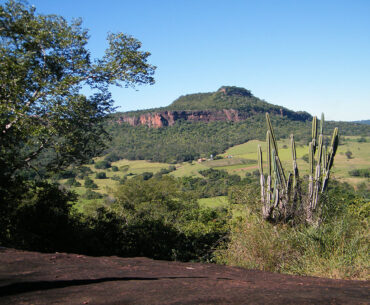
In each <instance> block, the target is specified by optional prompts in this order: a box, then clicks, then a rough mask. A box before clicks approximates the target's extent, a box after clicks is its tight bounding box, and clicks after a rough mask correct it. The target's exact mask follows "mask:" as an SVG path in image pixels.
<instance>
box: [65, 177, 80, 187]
mask: <svg viewBox="0 0 370 305" xmlns="http://www.w3.org/2000/svg"><path fill="white" fill-rule="evenodd" d="M65 185H67V186H75V187H78V186H81V183H80V182H78V181H77V180H76V179H75V178H69V179H67V181H66V182H65Z"/></svg>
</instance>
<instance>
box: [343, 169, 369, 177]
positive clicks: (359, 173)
mask: <svg viewBox="0 0 370 305" xmlns="http://www.w3.org/2000/svg"><path fill="white" fill-rule="evenodd" d="M348 174H349V175H350V176H353V177H364V178H370V168H363V169H354V170H351V171H349V172H348Z"/></svg>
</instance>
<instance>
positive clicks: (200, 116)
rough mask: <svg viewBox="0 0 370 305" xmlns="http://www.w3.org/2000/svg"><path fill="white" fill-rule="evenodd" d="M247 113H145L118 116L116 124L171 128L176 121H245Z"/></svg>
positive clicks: (225, 111) (234, 111)
mask: <svg viewBox="0 0 370 305" xmlns="http://www.w3.org/2000/svg"><path fill="white" fill-rule="evenodd" d="M248 116H249V115H248V114H247V113H240V112H239V111H237V110H234V109H223V110H218V111H211V110H200V111H163V112H152V113H145V114H142V115H139V116H125V115H123V116H120V117H119V118H118V123H122V122H125V123H128V124H130V125H131V126H138V125H146V126H149V127H154V128H158V127H165V126H172V125H173V124H175V122H176V121H178V120H184V121H191V122H212V121H234V122H238V121H240V120H243V119H246V118H247V117H248Z"/></svg>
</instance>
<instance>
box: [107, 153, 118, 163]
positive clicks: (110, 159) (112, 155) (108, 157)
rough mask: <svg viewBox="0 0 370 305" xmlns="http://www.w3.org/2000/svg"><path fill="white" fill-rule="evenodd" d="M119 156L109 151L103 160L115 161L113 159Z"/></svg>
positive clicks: (116, 159)
mask: <svg viewBox="0 0 370 305" xmlns="http://www.w3.org/2000/svg"><path fill="white" fill-rule="evenodd" d="M120 159H121V158H120V157H119V156H118V155H117V154H116V153H114V152H112V153H110V154H109V155H106V156H105V158H104V160H106V161H108V162H115V161H118V160H120Z"/></svg>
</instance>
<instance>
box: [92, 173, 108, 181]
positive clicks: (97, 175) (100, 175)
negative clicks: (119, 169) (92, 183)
mask: <svg viewBox="0 0 370 305" xmlns="http://www.w3.org/2000/svg"><path fill="white" fill-rule="evenodd" d="M95 178H96V179H107V175H106V173H105V172H98V173H96V174H95Z"/></svg>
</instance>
